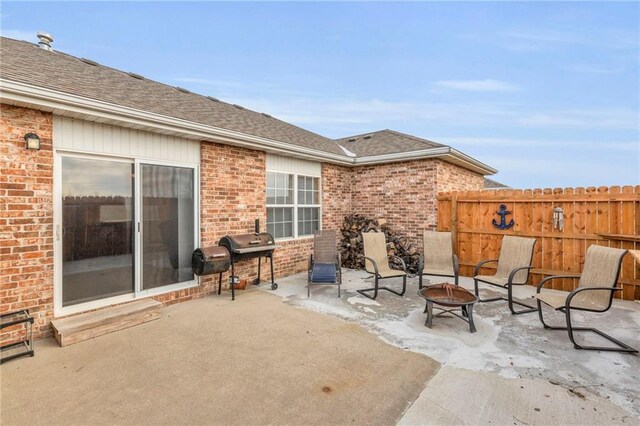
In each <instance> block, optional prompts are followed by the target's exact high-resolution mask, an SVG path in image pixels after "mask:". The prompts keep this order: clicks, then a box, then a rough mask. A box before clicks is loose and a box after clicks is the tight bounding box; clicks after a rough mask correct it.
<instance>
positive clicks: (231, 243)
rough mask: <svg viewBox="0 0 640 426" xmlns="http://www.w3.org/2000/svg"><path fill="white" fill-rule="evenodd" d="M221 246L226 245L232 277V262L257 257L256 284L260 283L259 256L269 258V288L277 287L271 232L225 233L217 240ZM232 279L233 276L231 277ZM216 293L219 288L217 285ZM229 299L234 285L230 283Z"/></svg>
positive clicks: (232, 294) (233, 293)
mask: <svg viewBox="0 0 640 426" xmlns="http://www.w3.org/2000/svg"><path fill="white" fill-rule="evenodd" d="M218 245H219V246H221V247H226V248H227V250H229V254H230V256H231V276H232V277H234V276H235V274H234V264H235V262H238V261H240V260H246V259H255V258H258V279H257V281H256V284H259V283H260V264H261V258H262V257H266V258H269V261H270V264H271V290H275V289H277V288H278V284H276V283H275V281H274V277H273V251H274V250H275V249H276V248H277V246H276V244H275V240H274V239H273V237H272V236H271V234H269V233H267V232H255V233H252V234H242V235H227V236H225V237H222V238H221V239H220V241H219V242H218ZM232 279H233V278H232ZM218 294H220V288H219V287H218ZM231 299H232V300H234V299H235V291H234V285H233V283H232V284H231Z"/></svg>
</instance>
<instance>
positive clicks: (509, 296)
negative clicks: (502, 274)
mask: <svg viewBox="0 0 640 426" xmlns="http://www.w3.org/2000/svg"><path fill="white" fill-rule="evenodd" d="M507 302H509V310H510V311H511V315H520V314H528V313H531V312H535V311H537V309H536V308H534V307H533V306H530V305H527V304H525V303H521V302H516V301H515V300H513V284H508V285H507ZM514 304H516V305H520V306H524V307H526V308H528V309H522V310H520V311H516V310H515V309H514V308H513V305H514Z"/></svg>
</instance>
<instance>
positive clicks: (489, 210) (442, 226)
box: [438, 185, 640, 300]
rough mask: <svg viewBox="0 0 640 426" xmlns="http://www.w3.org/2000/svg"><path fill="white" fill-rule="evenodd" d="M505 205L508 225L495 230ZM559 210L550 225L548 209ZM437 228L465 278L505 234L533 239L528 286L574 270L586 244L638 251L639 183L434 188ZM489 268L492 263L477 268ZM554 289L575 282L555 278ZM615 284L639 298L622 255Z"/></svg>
mask: <svg viewBox="0 0 640 426" xmlns="http://www.w3.org/2000/svg"><path fill="white" fill-rule="evenodd" d="M501 204H504V205H506V208H507V210H508V211H510V212H511V214H510V215H507V216H506V223H507V224H508V223H509V222H510V221H511V219H513V220H514V222H515V224H514V225H513V227H511V228H510V229H507V230H501V229H498V228H497V227H496V226H494V225H493V223H492V220H493V219H496V222H498V223H500V216H499V215H498V214H497V213H496V212H497V211H498V210H499V208H500V205H501ZM556 207H560V208H562V210H563V213H564V228H563V229H562V230H560V229H557V228H554V226H553V210H554V208H556ZM438 230H441V231H451V232H452V233H453V240H454V248H455V251H456V253H457V254H458V256H459V258H460V273H461V274H462V275H466V276H471V275H472V274H473V268H474V266H475V265H476V264H477V263H478V262H479V261H480V260H484V259H497V258H498V256H499V253H500V245H501V242H502V237H503V236H504V235H517V236H523V237H534V238H536V239H537V242H536V246H535V252H534V257H533V266H534V269H533V270H532V275H531V277H530V284H533V285H536V284H538V283H539V282H540V280H541V279H542V278H543V277H545V276H549V275H557V274H567V273H571V274H579V273H580V272H581V271H582V266H583V264H584V257H585V253H586V250H587V247H589V246H590V245H592V244H597V245H603V246H608V247H616V248H625V249H640V185H638V186H635V187H633V186H624V187H622V188H621V187H618V186H612V187H599V188H565V189H562V188H557V189H525V190H497V191H491V190H484V191H466V192H447V193H440V194H438ZM492 268H493V271H494V272H495V264H494V265H491V267H488V268H486V269H484V268H483V273H488V272H490V271H492ZM554 281H555V282H554V283H553V288H554V289H557V290H565V291H570V290H573V289H574V288H575V286H577V280H573V279H564V280H554ZM620 284H621V286H622V288H623V290H622V291H621V292H618V293H622V294H618V295H617V297H622V298H624V299H626V300H634V299H636V300H640V266H638V264H636V262H635V261H634V259H633V258H632V256H631V255H627V256H625V259H624V262H623V265H622V273H621V276H620Z"/></svg>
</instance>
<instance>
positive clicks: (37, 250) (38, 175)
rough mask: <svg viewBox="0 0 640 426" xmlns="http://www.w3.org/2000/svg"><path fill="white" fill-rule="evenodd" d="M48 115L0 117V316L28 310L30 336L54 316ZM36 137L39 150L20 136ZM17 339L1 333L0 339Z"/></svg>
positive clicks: (28, 112) (12, 112)
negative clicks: (31, 318)
mask: <svg viewBox="0 0 640 426" xmlns="http://www.w3.org/2000/svg"><path fill="white" fill-rule="evenodd" d="M52 125H53V123H52V116H51V114H49V113H46V112H40V111H35V110H32V109H25V108H18V107H13V106H8V105H2V114H1V117H0V159H1V160H0V161H1V163H0V164H1V166H0V167H1V170H0V197H1V198H2V200H3V201H2V206H0V270H1V272H0V312H2V313H5V312H8V311H14V310H19V309H25V308H28V309H29V311H30V313H31V314H32V315H33V317H34V318H35V323H34V328H33V330H34V333H35V334H36V335H41V334H43V333H46V332H48V329H49V327H48V321H49V320H50V319H51V317H52V316H53V149H52V139H51V135H52ZM29 132H34V133H36V134H37V135H38V136H39V137H40V143H41V149H40V151H31V150H27V149H25V141H24V135H25V134H26V133H29ZM17 337H18V331H16V330H15V328H14V329H5V330H3V334H2V336H0V341H2V342H7V341H11V340H14V339H15V338H17Z"/></svg>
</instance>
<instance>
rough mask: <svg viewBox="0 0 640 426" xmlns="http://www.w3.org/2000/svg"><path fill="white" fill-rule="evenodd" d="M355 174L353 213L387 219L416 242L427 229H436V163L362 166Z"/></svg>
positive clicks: (352, 194) (417, 161) (426, 161)
mask: <svg viewBox="0 0 640 426" xmlns="http://www.w3.org/2000/svg"><path fill="white" fill-rule="evenodd" d="M352 173H353V176H352V188H353V190H352V193H351V200H352V205H351V210H352V212H353V213H360V214H364V215H367V216H370V217H375V218H385V219H386V220H387V222H388V223H389V224H390V225H391V226H393V228H394V229H395V230H396V231H398V232H400V233H402V234H403V235H406V236H407V237H409V238H410V239H411V240H412V241H415V242H418V241H419V236H420V235H421V233H422V231H423V230H424V229H427V228H430V229H435V226H436V220H437V210H436V197H437V195H438V191H437V187H436V179H437V162H436V161H435V160H430V159H429V160H415V161H403V162H398V163H389V164H376V165H371V166H360V167H355V168H353V172H352Z"/></svg>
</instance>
